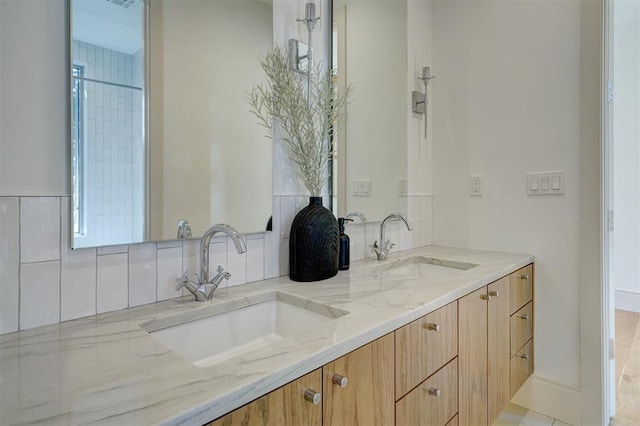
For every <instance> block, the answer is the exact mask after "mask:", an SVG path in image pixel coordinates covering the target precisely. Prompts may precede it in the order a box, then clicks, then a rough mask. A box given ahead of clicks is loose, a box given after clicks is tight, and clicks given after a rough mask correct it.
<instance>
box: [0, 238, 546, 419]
mask: <svg viewBox="0 0 640 426" xmlns="http://www.w3.org/2000/svg"><path fill="white" fill-rule="evenodd" d="M412 256H413V257H415V256H423V257H428V258H435V259H440V260H444V261H448V262H453V263H454V264H456V263H457V264H473V265H477V266H474V267H471V268H470V269H467V270H464V269H459V268H446V269H447V270H448V271H447V272H446V273H445V272H439V273H437V274H434V275H436V276H435V277H431V276H419V275H412V274H407V275H406V276H402V275H399V276H398V275H394V276H390V277H386V276H384V275H383V274H380V271H381V268H382V269H384V267H385V265H391V264H392V263H393V262H397V261H398V260H399V259H405V258H409V257H412ZM533 260H534V258H533V256H530V255H524V254H514V253H504V252H490V251H481V250H470V249H459V248H451V247H441V246H427V247H422V248H418V249H413V250H408V251H404V252H395V253H394V254H393V255H391V256H390V259H389V260H388V261H386V262H379V261H376V260H375V259H368V260H364V261H358V262H353V263H352V264H351V269H350V270H349V271H341V272H340V273H339V274H338V275H337V276H335V277H333V278H331V279H328V280H324V281H319V282H314V283H296V282H293V281H290V280H289V278H288V277H286V276H284V277H278V278H274V279H270V280H265V281H259V282H255V283H250V284H244V285H240V286H234V287H228V288H223V289H219V290H218V291H217V292H216V293H215V295H214V300H213V301H211V302H207V303H206V304H202V303H200V302H195V301H193V297H191V296H189V297H183V298H180V299H173V300H169V301H165V302H158V303H153V304H150V305H145V306H140V307H136V308H130V309H125V310H122V311H117V312H111V313H106V314H100V315H96V316H92V317H87V318H82V319H78V320H74V321H68V322H63V323H60V324H55V325H51V326H45V327H39V328H35V329H32V330H26V331H21V332H17V333H11V334H6V335H2V336H0V424H29V423H37V422H39V423H45V424H50V423H55V424H88V423H101V424H157V423H164V424H203V423H206V422H207V421H210V420H213V419H215V418H217V417H219V416H220V415H222V414H224V413H227V412H229V411H231V410H233V409H235V408H237V407H239V406H242V405H244V404H245V403H247V402H250V401H252V400H254V399H255V398H257V397H259V396H260V395H263V394H265V393H267V392H270V391H271V390H273V389H276V388H278V387H280V386H282V385H284V384H286V383H288V382H290V381H291V380H293V379H295V378H297V377H300V376H302V375H304V374H306V373H308V372H310V371H312V370H314V369H316V368H318V367H320V366H322V365H324V364H326V363H328V362H330V361H332V360H334V359H336V358H338V357H340V356H342V355H344V354H346V353H348V352H351V351H352V350H354V349H356V348H358V347H360V346H362V345H364V344H366V343H368V342H370V341H372V340H374V339H376V338H378V337H381V336H383V335H385V334H387V333H389V332H391V331H393V330H395V329H397V328H399V327H401V326H403V325H405V324H407V323H409V322H411V321H413V320H415V319H417V318H420V317H421V316H423V315H425V314H427V313H428V312H431V311H433V310H434V309H437V308H439V307H441V306H443V305H445V304H447V303H449V302H451V301H453V300H456V299H458V298H459V297H461V296H464V295H465V294H467V293H469V292H471V291H474V290H476V289H478V288H480V287H482V286H484V285H486V284H489V283H491V282H493V281H495V280H496V279H498V278H500V277H502V276H505V275H507V274H509V273H511V272H513V271H515V270H517V269H519V268H521V267H523V266H525V265H527V264H529V263H531V262H533ZM409 263H410V262H409ZM270 290H278V291H281V292H286V293H290V294H294V295H297V296H300V297H304V298H307V299H312V300H314V301H317V302H320V303H323V304H327V305H330V306H333V307H336V308H339V309H343V310H345V311H348V312H349V314H348V315H344V316H341V317H339V318H336V319H334V320H332V321H328V322H326V323H324V324H322V325H320V326H318V327H317V328H315V329H314V330H309V332H308V333H305V334H304V335H296V336H293V337H288V338H285V339H282V340H279V341H278V343H277V344H274V345H271V346H269V347H267V348H264V349H261V350H260V351H258V352H255V353H246V354H242V355H241V356H238V357H236V358H234V359H230V360H228V361H224V362H221V363H219V364H215V365H212V366H209V367H197V366H195V365H193V364H192V363H191V362H189V361H187V360H185V359H183V358H181V357H180V356H179V355H177V354H176V353H174V352H172V351H170V350H169V349H167V348H165V347H164V346H163V345H162V344H161V343H159V342H158V341H157V340H156V339H154V338H152V337H151V336H150V335H149V334H148V333H147V332H146V331H145V330H143V329H142V328H141V327H140V326H139V325H140V324H141V323H146V322H149V321H151V320H154V319H157V318H160V317H164V316H167V315H171V314H176V313H180V312H185V311H188V310H198V309H204V308H206V307H208V306H210V305H212V304H216V303H221V302H228V301H231V300H236V299H242V298H250V297H252V296H255V295H256V294H258V293H264V292H265V291H270Z"/></svg>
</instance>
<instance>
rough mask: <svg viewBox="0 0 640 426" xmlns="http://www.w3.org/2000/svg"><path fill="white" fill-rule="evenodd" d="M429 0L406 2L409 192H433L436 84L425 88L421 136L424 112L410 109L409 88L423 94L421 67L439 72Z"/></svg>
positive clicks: (433, 81)
mask: <svg viewBox="0 0 640 426" xmlns="http://www.w3.org/2000/svg"><path fill="white" fill-rule="evenodd" d="M432 4H433V1H432V0H410V1H408V2H407V35H408V37H407V90H406V97H405V106H406V117H407V181H408V192H409V194H419V195H424V194H433V152H432V151H433V145H432V144H433V126H434V122H433V110H434V108H437V107H438V106H437V105H436V104H434V103H433V96H432V91H431V90H432V88H433V86H434V85H436V84H438V80H437V78H436V79H435V80H431V82H430V83H429V86H428V89H427V100H428V102H429V103H428V105H427V121H428V123H427V124H428V127H427V138H426V139H425V137H424V124H425V123H424V120H425V116H424V115H419V114H414V113H413V112H412V109H411V102H410V100H411V91H413V90H417V91H419V92H423V93H424V83H423V82H422V80H419V79H418V77H422V68H423V67H426V66H430V67H431V75H435V76H436V77H437V75H438V68H437V66H434V65H433V60H432V31H433V20H432V14H433V11H432Z"/></svg>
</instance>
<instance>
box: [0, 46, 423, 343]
mask: <svg viewBox="0 0 640 426" xmlns="http://www.w3.org/2000/svg"><path fill="white" fill-rule="evenodd" d="M96 60H97V58H96ZM115 116H116V115H114V117H115ZM109 131H110V130H109ZM110 137H111V136H109V138H110ZM105 152H108V154H109V155H112V156H114V158H116V159H117V158H118V155H119V153H118V148H117V147H116V148H115V150H113V149H111V148H109V147H105ZM98 177H99V176H97V175H95V178H96V179H97V178H98ZM100 178H101V179H102V183H103V184H104V187H105V188H109V191H110V193H111V195H112V196H114V197H116V198H115V199H114V201H113V202H112V204H113V205H114V206H116V207H114V208H115V209H116V210H117V208H118V207H117V206H118V205H119V204H120V205H121V204H124V205H125V207H126V208H129V207H130V204H133V203H129V202H128V201H127V200H120V199H118V197H119V196H122V195H124V193H123V192H121V191H120V192H119V191H118V190H117V189H115V188H116V187H117V185H118V184H119V183H118V182H117V181H116V182H114V181H113V179H111V178H110V177H109V176H108V175H102V176H101V177H100ZM123 179H124V178H123ZM90 195H91V196H90V198H95V199H96V200H98V199H99V201H100V202H101V203H102V202H103V199H102V197H103V196H104V194H102V193H100V192H98V191H96V192H95V193H93V192H92V193H91V194H90ZM129 196H130V194H129V193H127V194H126V198H127V199H128V197H129ZM303 201H304V202H303ZM407 202H408V203H407V205H408V215H409V216H410V220H411V221H412V224H413V226H414V231H413V232H407V231H406V230H404V227H403V226H399V225H400V224H399V223H392V224H391V226H390V229H389V233H388V237H389V238H390V239H391V240H392V241H393V242H395V243H396V244H397V246H396V248H394V250H400V249H405V248H406V249H408V248H412V247H416V246H419V245H424V244H432V243H433V196H410V197H408V198H407ZM69 203H70V198H69V197H1V196H0V256H1V257H0V280H1V281H0V283H1V286H0V334H4V333H9V332H12V331H16V330H19V329H26V328H32V327H36V326H40V325H46V324H52V323H56V322H59V321H60V320H63V321H64V320H67V319H73V318H79V317H82V316H88V315H93V314H95V313H100V312H107V311H112V310H117V309H122V308H125V307H127V306H137V305H141V304H146V303H151V302H154V301H156V300H166V299H170V298H175V297H179V296H180V295H181V294H180V293H179V292H176V291H175V286H176V283H175V279H176V278H177V277H179V276H180V275H181V274H182V272H183V271H184V270H185V269H188V270H189V271H190V273H192V274H193V273H196V272H199V247H200V240H182V241H168V242H162V243H157V244H156V243H147V244H139V245H128V246H127V245H120V246H111V247H103V248H99V249H80V250H71V249H70V248H69V247H70V232H69V229H68V228H69V224H68V223H67V218H68V215H69V213H68V210H69ZM307 204H308V196H298V197H296V196H289V195H287V196H278V195H274V197H273V219H274V220H273V232H265V233H261V234H251V235H247V236H245V238H246V243H247V252H246V253H245V254H243V255H241V256H240V255H238V254H237V253H236V250H235V246H234V245H233V243H232V242H230V241H228V239H227V238H226V237H224V236H216V238H214V239H213V241H212V243H211V245H210V250H209V252H210V271H211V272H212V273H215V271H216V269H217V267H218V265H222V266H223V267H224V268H225V269H226V270H227V271H229V272H230V273H231V274H232V278H231V280H230V281H229V282H228V283H227V282H223V283H222V286H223V287H224V286H227V285H237V284H241V283H244V282H252V281H258V280H262V279H269V278H273V277H276V276H279V275H287V274H288V272H289V271H288V269H289V238H288V234H289V228H290V226H291V221H292V220H293V217H294V216H295V214H296V212H297V211H298V210H299V208H302V207H304V206H306V205H307ZM110 208H111V207H110ZM122 220H124V221H125V222H123V223H125V226H124V227H128V225H127V224H128V223H133V219H131V220H130V222H126V220H127V217H123V218H122ZM136 220H138V219H136ZM53 222H55V223H53ZM379 226H380V224H379V223H369V224H350V225H348V226H347V234H348V235H349V236H350V238H351V260H352V261H355V260H359V259H363V258H365V257H369V256H372V254H371V252H370V251H371V250H370V249H369V247H368V246H369V245H370V244H372V243H373V241H375V240H377V239H378V234H379ZM34 227H35V229H36V231H34ZM40 229H44V231H45V232H44V235H41V233H40V231H39V230H40ZM111 231H112V230H111V229H109V232H110V235H112V234H111ZM103 232H104V230H103ZM113 235H115V236H117V235H119V234H117V233H116V234H113ZM19 254H20V256H23V255H25V256H24V257H22V258H20V256H19ZM49 258H51V260H44V259H49ZM19 262H20V264H18V263H19ZM18 277H19V278H18ZM12 283H13V285H12ZM34 294H35V296H33V295H34ZM27 296H29V298H28V297H27Z"/></svg>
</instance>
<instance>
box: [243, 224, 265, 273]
mask: <svg viewBox="0 0 640 426" xmlns="http://www.w3.org/2000/svg"><path fill="white" fill-rule="evenodd" d="M264 244H265V239H264V237H263V236H262V235H260V236H259V238H249V237H248V238H247V282H253V281H260V280H263V279H264V277H265V275H264V269H265V267H264V259H265V256H264Z"/></svg>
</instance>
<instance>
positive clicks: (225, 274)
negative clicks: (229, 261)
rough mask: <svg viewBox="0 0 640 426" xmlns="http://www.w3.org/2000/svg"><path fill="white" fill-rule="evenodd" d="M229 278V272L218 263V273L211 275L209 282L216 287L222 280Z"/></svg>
mask: <svg viewBox="0 0 640 426" xmlns="http://www.w3.org/2000/svg"><path fill="white" fill-rule="evenodd" d="M229 278H231V274H230V273H229V272H227V271H225V270H224V268H223V267H222V266H221V265H218V273H217V274H216V276H215V277H213V279H212V280H211V281H209V284H213V285H214V286H216V287H217V286H218V285H219V284H220V283H221V282H222V280H228V279H229Z"/></svg>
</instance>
